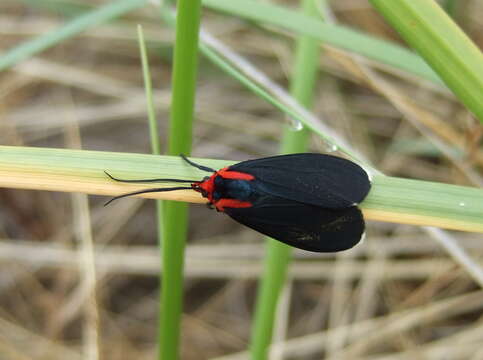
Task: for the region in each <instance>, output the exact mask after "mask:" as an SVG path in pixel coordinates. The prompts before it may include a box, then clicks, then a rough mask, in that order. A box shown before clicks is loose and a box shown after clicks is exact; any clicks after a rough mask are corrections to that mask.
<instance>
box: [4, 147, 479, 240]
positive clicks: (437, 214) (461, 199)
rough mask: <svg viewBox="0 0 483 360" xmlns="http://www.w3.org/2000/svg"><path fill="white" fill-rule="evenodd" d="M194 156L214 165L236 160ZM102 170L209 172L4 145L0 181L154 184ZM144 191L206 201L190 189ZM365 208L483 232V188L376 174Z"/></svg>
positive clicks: (151, 160)
mask: <svg viewBox="0 0 483 360" xmlns="http://www.w3.org/2000/svg"><path fill="white" fill-rule="evenodd" d="M193 160H194V161H196V162H199V163H201V164H203V165H206V166H209V167H212V168H215V169H219V168H222V167H225V166H228V165H230V164H233V163H234V162H233V161H228V160H209V159H197V158H194V159H193ZM104 170H107V171H109V172H110V173H112V174H113V175H115V176H118V177H123V178H127V179H129V178H130V179H140V178H154V177H165V178H179V179H201V178H202V177H203V176H205V175H206V173H205V172H203V171H200V170H197V169H194V168H193V167H191V166H187V165H186V164H185V163H184V162H183V161H182V160H181V159H180V158H179V157H177V156H155V155H149V154H131V153H116V152H104V151H88V150H66V149H51V148H35V147H22V146H0V187H6V188H16V189H31V190H49V191H64V192H82V193H86V194H93V195H105V196H113V195H119V194H123V193H126V192H130V191H134V190H140V189H145V188H150V187H152V184H145V185H143V184H124V183H118V182H114V181H111V180H109V179H108V178H107V176H106V175H105V174H104ZM162 186H170V184H162ZM142 197H146V198H151V199H169V200H179V201H187V202H193V203H206V199H203V198H202V197H201V196H200V194H198V193H195V192H194V191H191V190H186V191H176V192H165V193H151V194H144V196H142ZM106 200H107V199H106ZM361 208H362V210H363V212H364V217H365V218H366V219H369V220H380V221H390V222H395V223H404V224H417V225H428V226H437V227H442V228H448V229H456V230H465V231H473V232H483V216H481V214H483V190H482V189H478V188H473V187H467V186H457V185H450V184H443V183H436V182H429V181H420V180H410V179H403V178H396V177H390V176H383V175H377V176H374V178H373V182H372V189H371V192H370V193H369V195H368V197H367V198H366V199H365V200H364V202H363V203H362V204H361Z"/></svg>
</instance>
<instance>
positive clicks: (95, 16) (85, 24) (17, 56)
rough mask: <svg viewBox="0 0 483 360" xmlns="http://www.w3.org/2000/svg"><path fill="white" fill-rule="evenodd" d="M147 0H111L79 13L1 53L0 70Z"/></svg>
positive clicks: (141, 4)
mask: <svg viewBox="0 0 483 360" xmlns="http://www.w3.org/2000/svg"><path fill="white" fill-rule="evenodd" d="M147 1H148V0H119V1H113V2H111V3H108V4H107V5H104V6H102V7H99V8H97V9H95V10H92V11H90V12H88V13H86V14H84V15H80V16H79V17H76V18H75V19H73V20H71V21H70V22H68V23H67V24H65V25H64V26H62V27H60V28H58V29H55V30H52V31H49V32H48V33H46V34H44V35H41V36H38V37H36V38H34V39H32V40H30V41H26V42H24V43H22V44H21V45H19V46H17V47H15V48H13V49H12V50H10V51H8V52H7V53H5V54H3V55H2V56H1V57H0V71H2V70H5V69H8V68H9V67H12V66H14V65H15V64H17V63H19V62H20V61H22V60H25V59H28V58H29V57H31V56H33V55H35V54H37V53H39V52H42V51H44V50H46V49H48V48H50V47H52V46H54V45H56V44H58V43H60V42H62V41H63V40H66V39H68V38H70V37H73V36H75V35H76V34H78V33H80V32H82V31H84V30H86V29H88V28H90V27H91V26H95V25H98V24H101V23H105V22H107V21H109V20H112V19H114V18H117V17H119V16H121V15H123V14H125V13H127V12H129V11H131V10H134V9H136V8H138V7H141V6H144V4H145V3H146V2H147Z"/></svg>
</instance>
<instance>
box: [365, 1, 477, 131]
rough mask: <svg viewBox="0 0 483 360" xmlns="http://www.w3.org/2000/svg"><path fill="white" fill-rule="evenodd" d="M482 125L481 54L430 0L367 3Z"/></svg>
mask: <svg viewBox="0 0 483 360" xmlns="http://www.w3.org/2000/svg"><path fill="white" fill-rule="evenodd" d="M371 3H372V4H373V5H374V6H375V7H376V8H377V9H378V10H379V12H381V14H383V15H384V17H385V18H386V19H387V20H388V21H389V22H390V23H391V24H392V26H393V27H394V28H395V29H396V30H397V31H398V32H399V33H400V34H401V36H402V37H403V38H404V39H405V40H406V41H407V43H408V44H409V45H411V46H412V47H413V48H414V49H416V50H417V51H418V52H419V54H421V56H422V57H423V58H424V59H426V61H427V62H428V64H430V65H431V67H432V68H433V69H434V71H436V72H437V73H438V74H439V76H440V77H441V78H442V79H443V80H444V82H445V83H446V85H448V87H449V88H450V89H451V90H452V91H453V92H454V93H455V94H456V96H458V98H459V99H460V100H461V101H462V102H463V103H464V104H465V105H466V106H467V107H468V109H470V110H471V111H472V112H473V113H474V114H475V115H476V116H477V117H478V118H479V119H480V121H481V122H483V96H482V94H483V54H482V53H481V51H480V50H479V49H478V47H477V46H476V45H475V44H474V43H473V42H472V41H471V40H470V39H469V38H468V37H467V36H466V35H465V34H464V33H463V31H462V30H461V29H460V28H459V27H458V26H457V25H456V24H455V23H454V22H453V21H452V20H451V18H450V17H449V16H448V15H447V14H446V13H445V12H444V11H443V9H442V8H441V7H439V5H438V4H437V3H436V2H435V1H433V0H419V1H413V0H394V1H385V0H371Z"/></svg>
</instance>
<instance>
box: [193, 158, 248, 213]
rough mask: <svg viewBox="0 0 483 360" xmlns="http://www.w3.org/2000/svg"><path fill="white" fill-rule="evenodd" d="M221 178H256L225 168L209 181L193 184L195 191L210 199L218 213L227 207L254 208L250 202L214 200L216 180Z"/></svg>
mask: <svg viewBox="0 0 483 360" xmlns="http://www.w3.org/2000/svg"><path fill="white" fill-rule="evenodd" d="M217 176H221V177H222V178H223V179H233V180H247V181H250V180H253V179H255V177H254V176H253V175H250V174H246V173H242V172H239V171H230V167H225V168H223V169H221V170H218V171H217V172H215V173H214V174H213V175H211V176H210V177H209V178H208V179H206V180H204V181H201V182H199V183H194V184H193V189H194V190H196V191H199V192H201V193H202V194H203V196H205V194H206V196H205V197H206V198H207V199H208V201H209V202H210V204H213V205H215V207H216V209H217V210H218V211H224V209H225V208H226V207H232V208H246V207H250V206H252V204H251V203H250V202H248V201H240V200H237V199H219V200H218V201H214V200H213V192H214V191H215V178H216V177H217Z"/></svg>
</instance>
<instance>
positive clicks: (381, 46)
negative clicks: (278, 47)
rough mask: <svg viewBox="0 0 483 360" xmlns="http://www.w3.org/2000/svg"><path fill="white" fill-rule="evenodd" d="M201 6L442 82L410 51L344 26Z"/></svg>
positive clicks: (228, 2)
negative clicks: (309, 38)
mask: <svg viewBox="0 0 483 360" xmlns="http://www.w3.org/2000/svg"><path fill="white" fill-rule="evenodd" d="M386 2H388V3H390V2H391V1H386ZM203 5H205V6H207V7H209V8H211V9H214V10H218V11H223V12H226V13H229V14H231V15H234V16H238V17H241V18H245V19H249V20H252V21H256V22H260V23H263V24H270V25H275V26H278V27H280V28H282V29H287V30H290V31H292V32H294V33H295V34H299V35H307V36H311V37H313V38H315V39H318V40H320V41H321V42H324V43H327V44H330V45H333V46H336V47H339V48H341V49H345V50H348V51H352V52H354V53H357V54H360V55H363V56H365V57H367V58H369V59H372V60H375V61H378V62H380V63H382V64H386V65H389V66H392V67H394V68H396V69H400V70H403V71H406V72H408V73H411V74H413V75H416V76H418V77H422V78H424V79H427V80H430V81H432V82H434V83H436V84H442V81H441V79H440V78H439V77H438V75H436V74H435V72H434V71H433V70H432V69H431V68H430V67H429V66H428V65H427V64H426V63H425V62H424V60H422V59H421V58H420V57H419V56H417V55H416V54H414V53H413V52H411V51H410V50H408V49H406V48H403V47H401V46H398V45H396V44H393V43H391V42H389V41H385V40H381V39H376V38H374V37H371V36H368V35H365V34H363V33H361V32H358V31H355V30H352V29H350V28H347V27H344V26H340V25H330V24H325V23H324V22H323V21H321V20H318V19H315V18H312V17H310V16H307V15H304V14H302V13H300V12H297V11H293V10H291V9H288V8H284V7H282V6H278V5H274V4H272V3H268V2H261V1H256V0H244V1H238V0H204V1H203Z"/></svg>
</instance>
